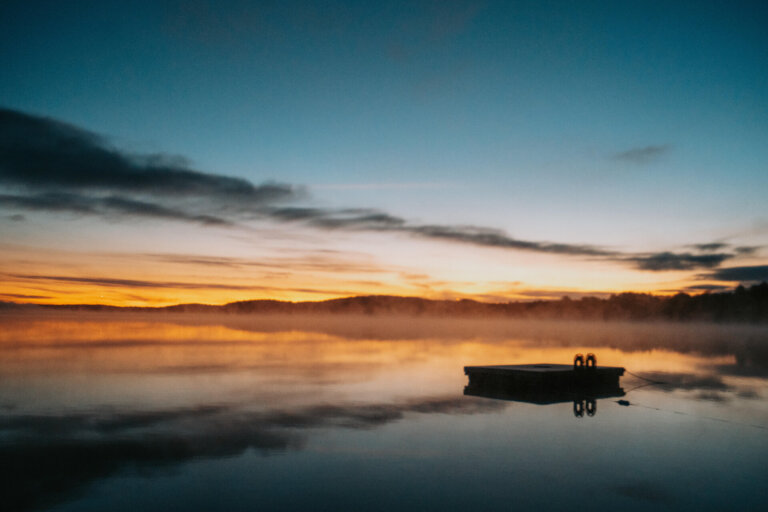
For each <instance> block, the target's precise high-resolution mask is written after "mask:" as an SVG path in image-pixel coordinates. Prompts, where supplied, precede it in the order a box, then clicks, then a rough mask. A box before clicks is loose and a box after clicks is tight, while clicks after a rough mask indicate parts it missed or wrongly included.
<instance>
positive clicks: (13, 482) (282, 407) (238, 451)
mask: <svg viewBox="0 0 768 512" xmlns="http://www.w3.org/2000/svg"><path fill="white" fill-rule="evenodd" d="M576 353H583V354H587V353H594V354H596V356H597V361H598V364H599V365H608V366H622V367H624V368H626V370H627V371H628V373H625V375H624V376H623V377H622V378H621V381H620V386H621V393H614V395H615V396H609V397H605V398H599V399H596V400H594V401H591V399H590V397H573V398H574V399H573V400H571V399H568V400H564V401H559V402H557V403H552V404H546V405H542V404H538V403H530V402H527V401H520V400H513V399H508V400H502V399H493V398H487V397H483V396H471V395H466V394H465V386H466V385H467V377H466V376H465V375H464V372H463V367H464V366H467V365H485V364H523V363H564V364H569V363H571V362H572V361H573V357H574V354H576ZM630 372H631V373H630ZM574 400H575V401H574ZM585 400H586V403H587V408H586V409H585V408H584V403H583V402H584V401H585ZM0 461H2V464H0V473H2V480H1V481H2V484H0V485H1V486H2V487H1V489H0V490H1V491H2V499H3V500H4V504H3V506H2V508H3V510H14V511H15V510H18V511H33V510H34V511H43V510H46V511H47V510H52V511H54V510H55V511H104V510H110V511H135V510H142V511H154V510H163V511H166V510H192V511H196V510H201V511H202V510H213V511H218V510H221V511H240V510H243V511H245V510H249V511H250V510H312V511H317V510H329V511H330V510H334V511H336V510H419V511H426V510H440V511H444V510H469V509H495V508H497V509H501V508H504V509H509V508H515V509H521V510H583V509H584V508H585V507H588V508H597V509H620V510H647V509H649V508H653V509H655V510H696V511H701V510H725V509H734V510H736V509H738V510H766V509H768V470H766V467H768V466H767V464H766V461H768V328H767V327H755V326H746V325H713V324H709V325H708V324H677V325H676V324H663V323H658V324H650V323H649V324H642V323H634V324H633V323H588V322H565V321H561V322H557V321H552V322H543V321H522V320H508V321H504V320H498V319H497V320H482V319H472V320H460V319H422V318H416V319H414V318H397V317H394V318H388V317H341V316H339V317H288V316H285V317H255V316H238V315H232V316H216V315H197V316H192V315H187V316H185V315H170V314H128V313H126V314H117V315H115V314H106V313H105V314H99V313H78V312H70V313H66V312H50V313H44V314H29V313H23V314H11V313H2V315H0Z"/></svg>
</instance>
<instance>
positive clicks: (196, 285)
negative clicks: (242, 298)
mask: <svg viewBox="0 0 768 512" xmlns="http://www.w3.org/2000/svg"><path fill="white" fill-rule="evenodd" d="M0 276H2V277H3V278H4V279H5V280H6V281H11V280H13V281H30V282H37V281H43V282H60V283H75V284H82V285H93V286H101V287H114V288H139V289H175V290H232V291H261V292H275V291H279V292H297V293H307V294H319V295H353V294H352V293H351V292H349V291H346V290H325V289H315V288H287V287H272V286H262V285H248V284H227V283H218V282H217V283H205V282H187V281H159V280H158V281H155V280H143V279H115V278H109V277H81V276H65V275H46V274H4V275H3V274H0Z"/></svg>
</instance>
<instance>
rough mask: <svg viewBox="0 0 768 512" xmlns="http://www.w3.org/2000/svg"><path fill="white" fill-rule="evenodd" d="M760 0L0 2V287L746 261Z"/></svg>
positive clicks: (177, 296) (746, 274)
mask: <svg viewBox="0 0 768 512" xmlns="http://www.w3.org/2000/svg"><path fill="white" fill-rule="evenodd" d="M766 26H768V6H767V5H766V4H765V3H764V2H727V3H726V2H702V1H697V2H682V1H681V2H621V1H612V2H590V1H584V2H565V1H562V2H547V1H532V2H515V1H503V2H495V1H466V2H465V1H431V2H418V1H411V2H364V1H354V2H332V1H328V2H290V1H282V2H245V1H203V0H187V1H168V2H163V1H155V2H140V1H137V2H109V1H104V0H102V1H94V2H88V1H79V2H38V1H15V0H6V1H4V2H2V4H0V69H2V73H0V301H13V302H35V303H47V304H61V303H72V304H79V303H102V304H114V305H167V304H176V303H182V302H202V303H211V304H221V303H226V302H230V301H235V300H247V299H262V298H270V299H281V300H323V299H327V298H333V297H342V296H350V295H368V294H397V295H411V296H421V297H428V298H447V299H458V298H474V299H477V300H483V301H508V300H534V299H547V298H559V297H561V296H563V295H569V296H571V297H574V298H575V297H580V296H585V295H595V296H606V295H608V294H611V293H617V292H622V291H636V292H644V293H656V294H671V293H677V292H679V291H683V292H688V293H701V292H704V291H719V290H727V289H730V288H733V287H734V286H736V285H738V284H740V283H743V284H747V285H748V284H751V283H755V282H760V281H763V280H768V248H766V246H767V245H768V201H766V199H765V198H766V196H768V194H766V192H768V31H766V30H765V27H766Z"/></svg>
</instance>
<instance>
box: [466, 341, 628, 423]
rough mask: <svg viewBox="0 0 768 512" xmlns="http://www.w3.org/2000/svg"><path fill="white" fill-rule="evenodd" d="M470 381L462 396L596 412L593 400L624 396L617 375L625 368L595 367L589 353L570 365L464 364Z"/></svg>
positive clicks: (577, 411)
mask: <svg viewBox="0 0 768 512" xmlns="http://www.w3.org/2000/svg"><path fill="white" fill-rule="evenodd" d="M464 373H465V374H466V375H467V376H468V377H469V384H468V385H467V386H466V387H465V388H464V394H465V395H472V396H479V397H484V398H493V399H497V400H510V401H515V402H526V403H531V404H538V405H548V404H557V403H563V402H573V412H574V414H575V415H576V416H582V415H583V414H584V411H585V410H586V412H587V414H588V415H590V416H592V415H594V413H595V410H596V405H595V401H596V400H598V399H601V398H615V397H621V396H624V390H623V389H622V388H621V387H620V386H619V378H620V377H621V376H622V375H624V368H621V367H614V366H597V364H596V360H595V357H594V356H593V355H592V354H589V355H588V356H587V360H586V364H585V360H584V357H583V356H581V355H580V354H579V355H577V356H576V358H575V361H574V364H573V365H567V364H520V365H499V366H465V367H464Z"/></svg>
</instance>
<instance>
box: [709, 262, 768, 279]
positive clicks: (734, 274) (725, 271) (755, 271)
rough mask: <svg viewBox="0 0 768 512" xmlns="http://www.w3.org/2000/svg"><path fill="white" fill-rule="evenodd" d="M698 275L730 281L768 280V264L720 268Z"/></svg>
mask: <svg viewBox="0 0 768 512" xmlns="http://www.w3.org/2000/svg"><path fill="white" fill-rule="evenodd" d="M699 277H701V278H703V279H715V280H718V281H730V282H741V281H744V282H758V281H768V265H753V266H744V267H729V268H721V269H717V270H714V271H712V272H708V273H706V274H702V275H701V276H699Z"/></svg>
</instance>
